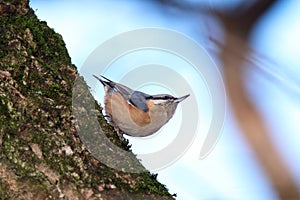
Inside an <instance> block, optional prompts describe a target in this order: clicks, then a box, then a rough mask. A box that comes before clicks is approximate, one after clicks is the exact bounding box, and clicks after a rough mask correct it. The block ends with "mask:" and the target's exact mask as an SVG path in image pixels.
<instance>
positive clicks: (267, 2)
mask: <svg viewBox="0 0 300 200" xmlns="http://www.w3.org/2000/svg"><path fill="white" fill-rule="evenodd" d="M159 2H160V3H161V4H164V5H165V6H169V7H172V8H176V9H179V10H184V11H187V12H195V13H199V14H208V15H212V14H214V16H215V17H217V18H218V19H219V20H220V21H221V22H222V23H223V25H224V35H225V41H224V42H218V41H217V40H214V41H215V42H216V41H217V42H216V44H217V45H219V47H220V59H221V61H222V64H223V67H224V76H225V81H226V83H225V84H226V87H227V92H228V95H229V98H230V100H231V103H232V107H233V110H234V112H235V114H236V118H237V121H238V123H239V125H240V127H241V129H242V133H243V134H244V136H245V138H246V139H247V141H248V143H249V144H250V146H251V147H252V149H253V150H254V152H255V154H256V156H257V158H258V160H259V162H260V164H261V166H262V168H263V169H264V171H265V173H266V174H267V175H268V177H269V179H270V181H271V183H272V185H273V187H274V188H275V190H276V192H277V193H278V195H279V197H280V199H300V194H299V188H298V187H297V184H296V183H295V181H294V180H293V177H292V175H291V172H290V171H289V169H288V167H287V166H286V163H285V162H284V161H283V159H282V158H281V156H280V154H279V152H278V151H277V149H276V148H275V146H274V144H273V143H272V140H271V138H270V137H269V132H268V130H267V128H266V127H265V124H264V122H263V119H262V117H261V116H260V113H259V112H258V111H257V109H256V107H255V106H254V105H253V104H252V102H251V98H250V97H249V96H248V95H247V93H246V88H245V87H244V85H243V75H244V74H245V72H246V69H247V68H246V63H247V61H248V60H249V59H250V58H251V54H252V50H251V49H250V48H249V46H248V42H247V41H248V38H249V35H250V34H251V31H252V29H253V27H254V25H255V24H256V22H257V21H258V20H259V19H260V18H261V17H262V15H264V14H265V13H266V12H267V11H268V10H269V9H270V8H271V7H272V6H273V5H274V4H275V3H276V1H273V0H261V1H254V2H249V3H248V2H243V3H242V4H240V5H239V7H236V8H235V9H232V10H230V11H228V10H227V11H218V10H213V9H212V7H207V6H205V5H199V4H198V5H193V4H188V3H186V2H184V1H167V0H159ZM245 4H247V5H245Z"/></svg>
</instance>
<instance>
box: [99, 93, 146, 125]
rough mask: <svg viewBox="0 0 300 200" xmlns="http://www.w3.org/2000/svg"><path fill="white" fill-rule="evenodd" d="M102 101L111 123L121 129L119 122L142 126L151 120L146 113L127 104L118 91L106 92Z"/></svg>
mask: <svg viewBox="0 0 300 200" xmlns="http://www.w3.org/2000/svg"><path fill="white" fill-rule="evenodd" d="M104 103H105V110H106V114H107V115H109V116H110V117H111V119H112V121H113V123H114V124H115V125H116V126H117V127H119V128H121V129H122V127H120V124H123V125H124V124H126V126H130V123H132V125H134V126H140V127H143V126H146V125H147V124H149V123H150V122H151V119H150V116H149V114H148V113H145V112H143V111H142V110H139V109H138V108H136V107H135V106H133V105H131V104H128V102H127V101H126V100H125V99H124V98H123V97H122V96H121V94H120V93H118V92H113V93H111V94H107V95H106V97H105V101H104ZM118 123H120V124H118Z"/></svg>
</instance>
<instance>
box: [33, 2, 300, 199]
mask: <svg viewBox="0 0 300 200" xmlns="http://www.w3.org/2000/svg"><path fill="white" fill-rule="evenodd" d="M30 5H31V6H32V7H33V9H35V10H36V14H37V15H38V17H39V18H40V19H41V20H45V21H47V23H48V25H49V26H50V27H51V28H54V30H55V31H56V32H58V33H60V34H61V35H62V36H63V38H64V40H65V42H66V45H67V48H68V51H69V53H70V56H71V58H72V62H73V63H74V64H75V65H76V66H77V67H78V68H79V69H80V68H81V66H82V65H83V64H84V62H85V60H86V59H87V57H88V56H89V55H90V54H91V53H92V52H93V50H94V49H95V48H96V47H97V46H99V45H100V44H101V43H102V42H104V41H106V40H108V39H110V38H111V37H113V36H115V35H117V34H120V33H123V32H125V31H130V30H133V29H137V28H145V27H160V28H168V29H172V30H175V31H178V32H181V33H183V34H185V35H187V36H189V37H191V38H192V39H193V40H195V41H197V42H198V43H199V44H200V45H202V46H204V48H210V45H208V44H207V41H206V39H205V38H203V32H205V31H206V30H205V29H202V28H199V27H201V26H203V27H205V26H206V25H207V24H209V26H212V27H214V26H215V25H214V24H210V23H211V22H209V21H208V22H207V21H205V22H203V21H201V20H199V19H197V18H195V16H193V15H192V14H188V13H183V12H179V13H177V12H174V11H172V10H167V11H166V10H163V9H162V8H161V7H159V6H158V5H157V4H155V3H153V2H152V1H135V0H133V1H122V3H121V2H120V1H96V0H87V1H84V2H82V1H67V0H64V1H61V0H60V1H58V0H57V1H56V0H53V1H38V0H32V1H31V2H30ZM299 9H300V1H292V0H290V1H282V2H281V3H280V4H278V5H277V6H276V7H275V8H274V9H272V10H271V12H269V13H268V14H267V15H266V16H264V18H263V20H262V21H261V22H260V23H259V24H258V25H257V28H256V30H255V31H254V32H253V35H252V38H251V41H252V46H253V48H255V49H256V50H257V51H258V52H260V54H261V55H263V56H264V57H267V58H268V59H267V61H272V62H266V64H264V65H263V68H262V69H263V70H264V72H265V73H267V74H269V75H271V77H277V78H276V80H275V81H274V78H271V79H268V78H266V76H265V75H263V73H260V71H257V70H251V71H249V74H248V76H247V78H246V79H245V82H246V85H247V88H248V92H249V94H250V95H251V96H252V97H253V102H254V103H255V104H256V105H257V107H258V108H259V110H260V111H262V115H263V117H264V119H265V120H266V122H267V124H268V128H269V129H270V131H271V133H272V138H274V141H275V143H276V145H277V146H278V148H279V149H280V150H281V153H282V155H283V157H284V158H285V159H286V161H287V162H288V163H289V166H290V168H291V169H292V171H293V174H294V176H295V177H297V178H296V179H297V180H298V183H299V185H300V166H299V165H295V163H300V159H299V156H298V155H300V148H299V145H300V144H299V143H300V135H299V128H297V127H298V122H299V119H300V106H299V96H300V93H299V91H300V90H299V87H298V85H299V77H300V76H299V75H300V71H299V67H298V66H299V65H300V58H299V56H298V54H299V52H300V37H299V35H300V17H299V14H298V13H299V12H298V11H299ZM199 23H200V24H199ZM207 51H208V52H209V49H208V50H207ZM163 58H164V60H166V62H167V60H168V59H167V57H163ZM119 62H122V60H119ZM123 63H124V62H123ZM216 63H217V64H218V61H217V60H216ZM115 64H118V63H115ZM169 64H170V63H169ZM129 67H130V66H129V65H128V68H125V71H126V69H127V70H130V69H129ZM297 67H298V68H297ZM178 70H179V71H180V69H179V68H178ZM123 73H125V72H123ZM110 74H111V76H110V78H111V79H113V80H116V81H118V79H120V78H121V76H122V74H117V73H116V72H115V71H112V72H110ZM187 74H188V73H187ZM191 81H192V80H191ZM196 81H197V80H196ZM192 83H194V85H198V83H197V84H195V82H192ZM247 83H251V84H247ZM297 83H298V84H297ZM203 88H204V87H203ZM258 88H259V89H258ZM140 89H144V91H147V90H149V91H152V92H153V91H155V90H156V89H158V90H160V91H161V90H163V88H155V87H154V88H153V86H152V88H151V87H147V86H145V87H144V88H140ZM193 89H195V88H193ZM95 90H96V89H95ZM98 90H102V89H101V88H100V86H99V88H98V89H97V92H98ZM204 91H205V89H204ZM167 92H168V91H167ZM97 95H98V96H97V97H98V98H99V99H100V98H101V96H103V92H102V93H101V91H99V94H97ZM199 95H202V96H201V97H202V100H199V99H201V98H197V99H198V100H199V102H198V103H199V105H200V106H199V108H200V110H201V115H202V116H201V119H203V118H204V119H206V118H208V119H206V121H205V122H204V123H202V124H203V126H201V127H200V129H203V130H204V129H205V128H207V126H208V124H209V116H210V115H211V111H210V109H209V106H206V107H208V108H207V109H205V105H206V104H209V101H206V100H205V99H206V96H205V95H206V94H205V93H203V94H199V93H196V96H199ZM203 95H204V97H203ZM176 114H177V115H175V116H174V119H172V120H173V121H176V118H180V109H179V111H178V113H176ZM171 127H172V124H171V125H169V128H171ZM175 128H176V127H175ZM200 131H201V130H200ZM239 131H240V130H239V127H238V126H237V124H236V122H235V119H234V116H233V113H232V111H231V109H230V104H229V103H228V105H227V115H226V119H225V122H224V127H223V131H222V135H221V137H220V139H219V141H218V143H217V145H216V147H215V148H214V149H213V151H212V152H211V153H210V154H209V156H207V157H206V158H205V159H203V160H199V159H198V157H199V151H200V146H201V144H202V142H203V135H201V134H199V135H198V136H197V137H196V138H195V140H194V141H193V144H192V146H191V147H190V148H189V149H188V151H187V152H186V153H185V155H184V156H183V157H181V158H180V159H179V160H178V161H177V162H176V163H174V164H173V165H170V166H168V167H166V168H164V169H162V170H160V171H158V174H159V175H158V179H159V181H161V182H162V183H164V184H166V185H167V187H168V188H169V189H170V192H171V193H177V195H178V197H177V199H184V200H186V199H188V200H189V199H191V200H193V199H195V200H196V199H222V200H223V199H236V200H239V199H243V200H245V199H249V200H250V199H251V200H253V199H254V200H255V199H277V197H276V195H275V194H274V192H273V191H272V188H271V187H270V185H269V183H268V181H267V178H266V177H265V175H264V173H263V171H262V169H261V168H260V166H259V164H258V163H257V161H256V160H255V155H254V154H253V152H252V150H251V149H250V148H249V146H248V145H247V143H246V142H245V140H244V138H243V137H242V136H241V135H240V134H239ZM163 132H166V133H165V134H166V135H168V136H165V135H163V134H158V136H157V137H154V138H153V140H151V141H149V145H148V146H154V145H153V144H156V145H157V147H155V148H159V145H163V143H164V141H165V140H170V138H172V137H174V136H172V135H170V133H171V132H172V131H171V130H169V131H168V127H166V128H164V129H163V130H162V133H163ZM130 142H131V143H132V144H133V150H134V151H136V152H143V151H145V152H147V151H154V150H156V149H155V148H154V149H148V148H150V147H148V146H147V148H145V146H143V145H141V142H140V141H139V140H134V139H131V140H130ZM143 144H144V143H143Z"/></svg>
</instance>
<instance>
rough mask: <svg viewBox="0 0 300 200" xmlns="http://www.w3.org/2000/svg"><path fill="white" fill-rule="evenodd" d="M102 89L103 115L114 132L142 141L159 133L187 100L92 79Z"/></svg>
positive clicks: (107, 80)
mask: <svg viewBox="0 0 300 200" xmlns="http://www.w3.org/2000/svg"><path fill="white" fill-rule="evenodd" d="M93 76H94V77H95V78H96V79H98V80H99V81H100V82H101V83H102V84H103V86H104V90H105V98H104V105H105V112H106V115H107V116H108V119H109V122H110V124H111V125H113V126H114V127H115V129H116V130H117V132H118V133H119V134H120V132H119V131H122V132H123V133H124V134H127V135H130V136H134V137H144V136H148V135H151V134H153V133H155V132H156V131H158V130H159V129H160V128H161V127H162V126H163V125H165V124H166V123H167V122H168V121H169V120H170V119H171V118H172V116H173V115H174V113H175V110H176V108H177V105H178V103H179V102H181V101H183V100H184V99H185V98H187V97H188V96H189V94H188V95H185V96H183V97H179V98H176V97H173V96H171V95H168V94H157V95H149V94H145V93H143V92H140V91H134V90H132V89H130V88H128V87H126V86H125V85H122V84H120V83H115V82H113V81H111V80H109V79H107V78H105V77H104V76H101V77H102V79H101V78H99V77H97V76H95V75H93Z"/></svg>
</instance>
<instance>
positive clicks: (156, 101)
mask: <svg viewBox="0 0 300 200" xmlns="http://www.w3.org/2000/svg"><path fill="white" fill-rule="evenodd" d="M166 102H167V100H165V99H154V100H153V103H154V104H163V103H166Z"/></svg>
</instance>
